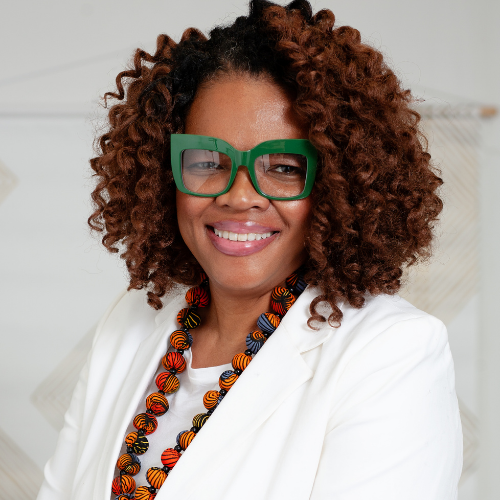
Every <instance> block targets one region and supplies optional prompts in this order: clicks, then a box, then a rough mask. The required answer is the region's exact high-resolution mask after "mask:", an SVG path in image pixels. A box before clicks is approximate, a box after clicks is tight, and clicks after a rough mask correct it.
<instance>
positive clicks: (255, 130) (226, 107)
mask: <svg viewBox="0 0 500 500" xmlns="http://www.w3.org/2000/svg"><path fill="white" fill-rule="evenodd" d="M185 133H186V134H199V135H207V136H212V137H217V138H220V139H223V140H225V141H227V142H228V143H230V144H231V145H233V146H234V147H236V148H237V149H240V150H243V151H245V150H248V149H251V148H253V147H254V146H256V145H257V144H259V143H261V142H263V141H266V140H271V139H287V138H289V139H304V138H307V131H306V130H305V128H304V127H303V125H302V123H301V122H300V120H299V119H298V117H297V116H296V115H295V114H294V112H293V109H292V100H291V97H290V95H289V94H287V92H286V91H285V90H284V89H282V88H281V87H280V86H278V85H277V84H275V83H274V82H273V81H272V80H271V79H269V78H268V77H266V76H263V77H253V76H249V75H245V74H243V75H242V74H229V75H227V74H225V75H223V76H219V77H218V78H216V79H213V80H211V81H210V82H209V83H208V84H205V85H203V86H202V87H201V88H200V89H199V90H198V92H197V95H196V97H195V99H194V102H193V104H192V106H191V109H190V111H189V114H188V116H187V120H186V125H185ZM310 212H311V202H310V198H305V199H302V200H296V201H272V200H268V199H266V198H264V197H262V196H260V195H259V194H258V193H257V192H256V191H255V189H254V187H253V185H252V182H251V180H250V176H249V174H248V170H247V169H246V167H240V168H239V170H238V173H237V175H236V179H235V181H234V184H233V185H232V187H231V189H230V190H229V191H228V192H227V193H225V194H224V195H221V196H218V197H216V198H201V197H196V196H191V195H188V194H184V193H181V192H180V191H177V217H178V224H179V228H180V232H181V235H182V237H183V239H184V241H185V243H186V245H187V246H188V248H189V249H190V250H191V252H192V253H193V255H194V256H195V257H196V259H197V260H198V262H199V263H200V264H201V266H202V267H203V269H204V270H205V272H206V273H207V275H208V277H209V279H210V292H211V303H210V306H209V307H208V308H206V309H204V310H202V324H201V326H200V327H198V328H197V329H195V330H192V335H193V339H194V342H193V346H192V353H193V361H192V366H193V367H194V368H202V367H207V366H217V365H221V364H225V363H229V362H230V361H231V360H232V357H233V356H234V355H235V354H236V353H238V352H242V351H244V350H245V338H246V336H247V335H248V333H249V332H250V331H252V330H254V329H256V327H257V318H258V316H259V315H260V314H261V313H263V312H265V311H268V310H269V309H270V306H269V303H270V295H271V292H272V290H273V288H274V287H275V286H277V285H279V284H282V283H284V280H285V278H286V277H287V276H288V275H289V274H291V273H292V272H293V271H294V270H296V269H297V268H298V267H299V266H300V265H301V264H303V262H304V261H305V258H306V253H305V250H304V241H305V230H306V227H307V221H308V218H309V216H310ZM220 220H226V221H227V220H230V221H236V222H245V221H252V222H256V223H258V224H261V225H262V226H270V227H272V228H275V229H276V230H277V231H279V232H278V233H277V234H276V235H275V236H273V239H272V241H271V242H270V243H269V244H268V245H267V246H266V247H265V248H263V249H261V250H260V251H258V252H256V253H253V254H251V255H246V256H234V255H226V254H224V253H223V252H221V251H219V250H218V249H217V248H216V247H215V246H214V244H213V243H212V241H211V239H210V235H209V234H208V232H209V231H211V229H210V227H211V224H213V223H215V222H217V221H220Z"/></svg>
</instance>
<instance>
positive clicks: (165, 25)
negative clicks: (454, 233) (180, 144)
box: [0, 0, 500, 500]
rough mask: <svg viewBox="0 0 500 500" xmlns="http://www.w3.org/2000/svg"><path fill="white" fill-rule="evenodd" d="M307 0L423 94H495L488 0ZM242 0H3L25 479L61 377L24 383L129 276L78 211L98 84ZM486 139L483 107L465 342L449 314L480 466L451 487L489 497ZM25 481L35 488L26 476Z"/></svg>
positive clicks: (2, 334)
mask: <svg viewBox="0 0 500 500" xmlns="http://www.w3.org/2000/svg"><path fill="white" fill-rule="evenodd" d="M279 3H282V4H283V3H284V2H283V1H281V0H280V1H279ZM312 3H313V6H314V8H315V10H317V9H320V8H323V7H328V8H331V9H332V10H333V11H334V12H335V13H336V16H337V21H338V23H339V24H348V25H351V26H354V27H356V28H358V29H359V30H360V31H361V34H362V37H363V39H364V40H365V41H367V42H368V43H370V44H372V45H374V46H375V47H377V48H378V49H380V50H382V52H384V54H385V55H386V58H387V60H388V62H389V63H390V65H391V66H392V67H393V68H394V69H395V70H396V72H397V74H398V75H399V77H400V78H401V80H402V81H403V82H404V84H405V85H406V86H408V87H410V88H412V89H413V90H414V92H415V93H416V94H417V95H418V96H420V97H422V98H424V99H425V100H426V102H428V103H437V104H443V103H447V102H449V103H461V102H477V103H484V104H488V105H496V106H500V95H499V89H500V61H499V55H498V54H499V53H500V31H499V30H498V29H497V27H498V25H500V2H498V1H493V0H477V1H472V0H455V1H451V0H422V1H420V2H418V3H415V2H410V1H408V0H381V1H379V2H372V1H369V0H357V1H354V2H353V1H350V2H348V1H346V0H338V1H335V2H334V1H332V0H317V1H313V2H312ZM245 12H246V2H245V1H242V0H231V1H229V0H211V1H210V2H206V1H201V0H184V1H183V2H182V3H181V2H174V1H172V0H170V1H160V0H143V1H142V2H132V1H131V0H121V1H119V2H118V1H116V0H113V1H112V0H101V1H99V2H97V1H72V2H67V1H66V2H65V1H62V0H50V1H45V2H35V1H33V0H31V1H28V2H15V1H13V0H3V1H2V4H1V13H2V14H1V16H0V256H1V258H0V304H1V306H0V308H1V314H0V339H1V359H2V363H1V364H0V388H1V400H0V401H1V405H0V446H1V447H3V448H2V449H9V450H14V452H13V453H14V455H15V453H18V455H16V456H17V457H18V460H19V463H21V462H22V464H24V465H23V466H24V467H29V468H30V469H29V470H31V471H32V476H33V477H34V478H35V479H34V483H36V481H37V479H36V478H37V477H39V476H37V474H39V473H40V469H41V468H42V467H43V464H44V463H45V461H46V460H47V459H48V457H49V456H50V455H51V453H52V452H53V448H54V446H55V439H56V435H57V434H56V431H55V430H54V427H53V425H54V421H53V420H52V421H51V419H50V418H48V415H49V414H50V411H51V408H56V407H57V405H58V404H60V402H58V400H57V394H58V391H59V392H63V389H64V381H60V382H59V383H60V385H59V386H58V385H57V383H56V382H54V381H53V380H52V381H51V383H50V384H48V383H46V384H45V386H43V388H44V389H43V390H44V391H46V393H45V396H47V397H46V405H45V408H42V409H40V407H39V406H37V409H36V408H35V407H34V406H33V404H32V401H34V399H33V398H35V400H36V394H34V392H35V391H36V390H40V389H39V388H40V384H41V383H43V382H44V381H47V380H50V375H51V373H53V372H54V369H55V367H56V366H58V365H59V366H62V365H61V363H62V364H63V365H64V366H69V365H71V359H73V358H72V357H71V356H76V355H77V353H78V352H79V349H80V350H81V349H84V348H85V342H84V340H83V341H82V339H85V336H86V335H87V333H88V332H89V331H91V329H92V327H93V325H94V324H95V323H96V322H97V321H98V319H99V317H100V315H101V314H102V313H103V311H104V310H105V308H106V306H107V304H108V303H109V302H110V301H111V300H112V299H113V297H114V296H115V295H116V294H117V293H118V292H119V291H120V290H121V289H122V288H124V287H125V286H126V273H125V271H124V269H123V267H122V265H121V263H120V262H119V260H117V259H116V258H114V257H111V256H108V255H107V254H105V253H104V251H102V250H101V249H100V248H99V243H98V241H97V240H95V239H92V238H91V237H90V235H89V233H88V230H87V228H86V226H85V220H86V218H87V216H88V214H89V211H90V203H89V195H88V193H89V191H90V189H91V185H92V182H91V180H90V172H89V169H88V159H89V158H90V157H91V156H92V148H91V143H92V137H93V135H94V132H95V129H96V128H98V127H99V123H100V117H102V110H100V108H99V107H98V105H97V101H98V97H99V96H100V95H102V94H103V92H105V91H106V90H110V89H112V88H113V82H114V78H115V76H116V73H117V72H118V71H120V70H121V69H122V68H123V66H124V65H125V64H126V63H127V61H128V60H129V57H130V55H131V52H132V50H133V49H134V48H136V47H138V46H140V47H143V48H146V49H147V50H149V51H153V50H154V47H155V39H156V36H157V34H159V33H168V34H170V35H171V36H172V37H173V38H174V39H178V38H179V36H180V34H181V33H182V30H183V29H184V28H186V27H188V26H197V27H200V28H201V29H203V30H205V31H206V30H207V29H208V28H209V27H210V26H212V25H213V24H215V23H218V22H224V21H225V20H229V19H232V18H233V17H234V16H235V15H239V14H243V13H245ZM499 145H500V121H499V119H498V118H492V119H489V120H487V121H485V122H484V126H483V142H482V146H481V150H480V155H481V160H480V163H481V165H480V181H479V182H480V188H479V189H480V191H479V196H478V199H479V200H480V219H479V220H480V230H481V232H480V235H481V236H480V249H481V251H480V259H479V260H480V270H481V272H480V287H479V294H478V295H477V297H475V299H474V300H475V303H474V304H475V305H473V306H471V307H473V311H474V312H473V313H471V315H469V316H468V317H467V318H465V319H464V320H463V321H462V327H463V325H464V324H466V322H467V321H469V320H470V322H471V326H470V328H471V332H472V330H474V331H475V332H476V333H475V334H474V335H475V336H474V339H475V340H474V342H475V344H474V346H475V350H474V351H473V352H471V353H470V356H469V357H468V351H467V350H465V352H464V348H463V345H462V344H461V343H460V340H459V335H458V333H457V334H456V335H455V334H454V330H453V328H450V342H451V346H452V350H453V352H454V354H455V359H456V364H457V372H458V371H460V373H466V372H467V370H469V369H470V367H471V366H473V368H474V370H475V371H476V378H475V379H474V380H475V381H474V384H473V386H472V388H471V387H468V388H465V384H466V382H467V381H465V380H464V381H463V382H460V383H461V384H464V391H465V390H467V391H469V392H471V391H474V390H475V391H477V413H478V416H479V418H480V422H481V432H482V433H483V435H484V437H483V440H482V444H483V447H482V451H481V455H480V456H481V460H482V462H481V468H480V470H479V471H478V473H477V474H476V475H475V479H474V480H472V479H471V480H470V481H469V482H468V483H465V484H464V485H463V486H462V491H461V499H462V500H468V499H470V500H472V499H475V498H477V499H479V498H480V499H481V500H489V499H493V498H500V485H499V483H498V480H497V479H496V471H497V470H498V466H499V465H500V431H499V426H498V424H497V423H498V421H500V396H499V394H498V391H497V389H496V384H497V383H498V381H499V380H500V363H499V360H500V336H499V335H498V333H499V332H498V325H497V323H498V322H497V320H496V314H495V313H496V309H497V304H496V302H497V298H498V291H497V283H498V281H499V278H500V268H499V264H498V259H497V255H499V254H500V224H499V223H498V215H499V214H500V206H499V204H500V201H499V199H500V197H499V196H498V195H497V186H499V185H500V146H499ZM457 328H458V327H457ZM457 331H458V330H457ZM471 335H472V333H471ZM82 342H83V343H82ZM72 353H73V354H72ZM75 353H76V354H75ZM474 353H476V354H474ZM64 363H66V364H64ZM459 379H460V377H459ZM476 380H477V382H476ZM460 389H461V388H460V387H459V390H460ZM49 396H50V397H49ZM30 398H31V399H30ZM47 401H49V402H48V403H47ZM38 410H40V411H38ZM42 410H43V411H42ZM44 412H45V413H44ZM50 422H52V425H51V423H50ZM16 450H17V451H16ZM11 457H12V454H11V455H10V456H9V457H7V458H9V459H11ZM5 460H6V459H5ZM5 460H4V461H5ZM11 462H12V459H11ZM26 464H28V465H26ZM2 466H4V470H6V468H7V467H8V466H9V464H8V463H6V462H5V463H4V462H1V461H0V475H1V474H2V472H1V470H2ZM10 466H12V464H11V465H10ZM14 469H16V467H14ZM2 483H3V481H2ZM32 489H33V490H34V489H36V488H35V485H33V486H32ZM25 492H26V498H29V497H30V496H32V493H31V490H29V488H28V487H27V486H26V487H25ZM2 495H6V493H5V490H4V492H3V493H2V491H1V490H0V498H6V499H7V498H14V497H9V496H4V497H2Z"/></svg>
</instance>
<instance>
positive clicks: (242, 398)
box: [156, 289, 332, 500]
mask: <svg viewBox="0 0 500 500" xmlns="http://www.w3.org/2000/svg"><path fill="white" fill-rule="evenodd" d="M316 293H317V292H316V291H314V290H309V289H307V290H306V291H304V293H303V294H302V295H301V297H300V298H299V299H298V300H297V302H296V303H295V304H294V305H293V307H292V308H291V309H290V311H289V312H288V313H287V315H286V316H285V317H284V318H283V320H282V322H281V324H280V326H279V327H278V328H277V329H276V331H275V332H274V334H273V335H272V336H271V337H270V338H269V340H268V341H267V342H266V343H265V345H264V346H263V347H262V349H261V350H260V351H259V353H258V354H257V355H256V356H255V358H254V359H253V360H252V362H251V363H250V365H249V366H248V367H247V368H246V370H245V371H244V372H243V373H242V374H241V376H240V378H239V379H238V381H237V383H236V384H235V386H234V387H233V388H232V389H231V390H230V391H229V392H228V394H227V395H226V397H225V398H224V400H223V401H222V402H221V404H220V406H219V407H218V408H217V410H216V411H215V412H214V413H213V415H212V416H211V417H210V419H209V420H208V422H207V423H206V424H205V426H204V427H203V429H201V430H200V432H199V433H198V435H197V437H196V439H194V440H193V442H192V443H191V444H190V446H189V448H188V449H187V450H186V451H185V452H184V454H183V456H182V458H181V459H180V460H179V462H178V463H177V465H176V466H175V468H174V469H173V470H172V472H171V473H170V474H169V477H168V479H167V481H166V482H165V484H164V485H163V486H162V488H161V489H160V490H159V492H158V494H157V496H156V500H167V499H169V498H175V497H177V498H180V499H183V498H188V497H189V494H190V492H191V490H192V488H193V487H195V485H196V484H197V483H198V482H199V481H202V478H203V477H209V476H210V475H211V474H214V475H213V476H212V477H216V469H217V467H218V465H219V463H220V461H221V460H223V459H224V458H225V457H226V454H227V448H228V445H234V444H235V443H237V442H238V441H240V440H241V439H243V438H244V437H246V436H247V435H248V434H250V433H252V432H254V431H255V430H256V429H257V428H258V427H259V426H260V425H261V424H262V423H263V422H264V421H265V420H266V419H267V418H268V417H269V416H270V415H271V414H272V413H273V412H274V411H275V409H276V408H277V407H278V406H279V405H280V404H281V403H282V402H283V401H284V400H285V399H286V398H287V397H288V396H289V395H290V394H291V393H292V392H293V391H294V390H295V389H296V388H297V387H299V386H300V385H302V384H303V383H305V382H306V381H307V380H309V379H310V378H311V377H312V375H313V372H312V370H311V369H310V368H309V367H308V366H307V364H306V363H305V362H304V360H303V359H302V356H301V352H305V351H306V350H309V349H312V348H313V347H316V346H317V345H319V344H321V343H322V342H324V341H325V340H326V338H328V336H329V335H330V334H331V331H332V328H323V329H321V330H318V331H314V330H311V329H310V328H309V327H308V326H307V324H306V322H307V318H308V311H309V304H310V302H311V300H312V298H313V297H314V296H315V294H316ZM193 471H196V474H197V479H198V480H197V481H195V482H194V481H192V480H190V478H192V474H193Z"/></svg>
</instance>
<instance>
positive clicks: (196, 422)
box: [193, 413, 210, 429]
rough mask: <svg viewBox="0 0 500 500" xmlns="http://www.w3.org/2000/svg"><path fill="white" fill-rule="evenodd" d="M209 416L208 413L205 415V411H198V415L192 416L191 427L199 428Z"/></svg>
mask: <svg viewBox="0 0 500 500" xmlns="http://www.w3.org/2000/svg"><path fill="white" fill-rule="evenodd" d="M209 418H210V415H207V414H206V413H198V415H195V416H194V417H193V427H198V428H199V429H201V428H202V427H203V426H204V425H205V424H206V423H207V420H208V419H209Z"/></svg>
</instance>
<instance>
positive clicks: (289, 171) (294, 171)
mask: <svg viewBox="0 0 500 500" xmlns="http://www.w3.org/2000/svg"><path fill="white" fill-rule="evenodd" d="M269 172H274V173H277V174H285V175H289V176H292V175H300V176H303V175H305V170H304V168H302V167H296V166H294V165H273V166H272V167H271V168H270V169H269Z"/></svg>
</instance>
